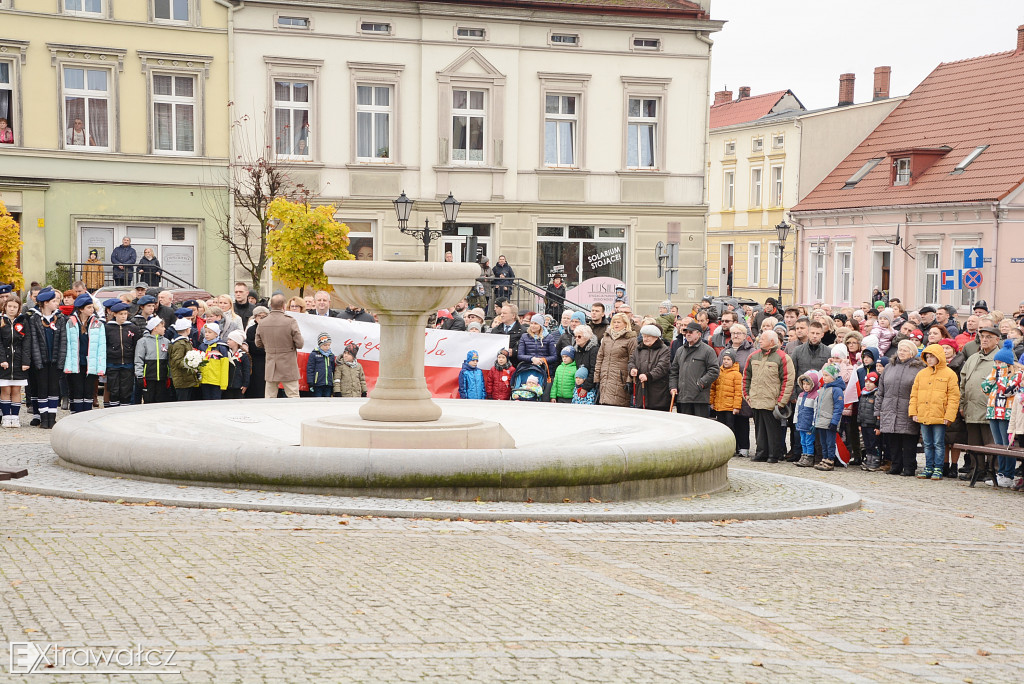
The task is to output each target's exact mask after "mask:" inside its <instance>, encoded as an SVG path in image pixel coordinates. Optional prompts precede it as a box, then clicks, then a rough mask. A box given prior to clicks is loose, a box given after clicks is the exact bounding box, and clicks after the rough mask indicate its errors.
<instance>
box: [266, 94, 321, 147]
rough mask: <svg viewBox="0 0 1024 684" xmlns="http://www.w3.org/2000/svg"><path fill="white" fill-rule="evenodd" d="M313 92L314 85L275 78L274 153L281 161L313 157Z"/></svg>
mask: <svg viewBox="0 0 1024 684" xmlns="http://www.w3.org/2000/svg"><path fill="white" fill-rule="evenodd" d="M312 90H313V84H312V83H311V82H309V81H291V80H279V79H274V152H275V153H276V154H277V156H278V157H280V158H285V159H287V158H294V159H301V160H309V159H311V158H312V153H311V151H310V145H311V142H312V141H311V140H310V104H311V102H312V98H311V91H312Z"/></svg>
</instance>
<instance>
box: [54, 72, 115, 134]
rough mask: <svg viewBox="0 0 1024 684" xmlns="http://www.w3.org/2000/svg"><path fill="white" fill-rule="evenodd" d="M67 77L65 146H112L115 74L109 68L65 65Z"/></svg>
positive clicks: (65, 80) (64, 74) (65, 82)
mask: <svg viewBox="0 0 1024 684" xmlns="http://www.w3.org/2000/svg"><path fill="white" fill-rule="evenodd" d="M63 78H64V129H65V138H64V143H65V146H66V147H67V148H68V149H95V150H109V149H110V109H111V106H110V96H111V95H110V94H111V83H110V82H111V79H112V78H113V74H112V73H111V72H110V70H108V69H88V68H86V67H84V66H65V67H64V68H63Z"/></svg>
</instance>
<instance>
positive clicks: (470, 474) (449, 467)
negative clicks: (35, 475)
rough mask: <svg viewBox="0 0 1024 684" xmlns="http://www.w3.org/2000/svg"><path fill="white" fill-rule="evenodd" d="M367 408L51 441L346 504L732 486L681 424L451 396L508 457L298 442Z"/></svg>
mask: <svg viewBox="0 0 1024 684" xmlns="http://www.w3.org/2000/svg"><path fill="white" fill-rule="evenodd" d="M364 403H365V400H363V399H300V400H295V399H263V400H244V399H243V400H232V401H218V402H215V403H210V402H183V403H169V404H150V405H142V406H130V407H121V408H116V409H105V410H102V411H89V412H85V413H79V414H76V415H72V416H68V417H67V418H64V419H62V420H61V421H60V422H59V423H58V424H57V426H56V427H55V428H54V429H53V434H52V436H51V444H52V446H53V449H54V451H55V452H56V453H57V455H58V456H59V457H60V459H61V462H62V464H64V465H67V466H68V467H72V468H77V469H81V470H86V471H89V472H93V473H97V474H103V475H116V476H119V477H132V478H138V479H149V480H157V481H169V482H180V483H188V484H206V485H210V486H216V487H221V488H223V487H231V488H252V489H279V490H285V491H301V492H307V493H324V494H336V495H346V496H385V497H393V498H427V497H432V498H434V499H451V500H472V499H476V498H479V499H481V500H491V501H530V500H533V501H537V502H544V501H548V502H551V501H554V502H561V501H563V500H565V499H570V500H573V501H587V500H589V499H591V498H595V499H600V500H602V501H613V500H618V501H624V500H633V499H651V498H658V497H666V496H679V495H684V496H691V495H698V494H706V493H711V492H715V491H719V490H722V489H725V488H726V487H728V480H727V472H726V469H727V463H728V461H729V459H730V458H731V457H732V454H733V452H734V450H735V440H734V438H733V435H732V432H731V431H730V430H729V429H728V428H726V427H724V426H722V425H720V424H719V423H717V422H715V421H710V420H705V419H701V418H695V417H691V416H680V415H678V414H670V413H662V412H657V411H641V410H633V409H622V408H614V407H607V406H575V405H571V404H539V403H529V402H492V401H460V400H451V399H448V400H444V399H442V400H437V404H439V405H440V406H441V407H443V409H444V413H445V417H446V418H447V417H451V418H452V419H455V420H458V419H467V420H484V419H498V420H500V423H501V426H502V427H503V428H504V429H505V430H506V431H507V432H508V434H509V436H510V437H511V439H512V440H514V443H515V447H513V448H487V449H476V448H474V449H466V448H461V449H459V448H414V449H406V448H373V449H371V448H369V447H354V446H349V445H346V446H303V445H300V439H301V437H300V433H301V425H302V423H303V421H310V420H318V419H331V420H351V421H355V420H358V416H359V414H358V411H359V408H360V407H361V406H362V405H363V404H364ZM421 427H427V425H424V426H421ZM140 434H145V435H146V436H147V437H146V438H144V439H141V440H140ZM410 434H413V435H415V434H416V431H415V430H412V431H411V432H410Z"/></svg>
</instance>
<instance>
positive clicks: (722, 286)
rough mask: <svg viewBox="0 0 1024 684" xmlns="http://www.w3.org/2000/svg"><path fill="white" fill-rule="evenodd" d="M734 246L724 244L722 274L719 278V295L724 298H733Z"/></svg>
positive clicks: (729, 243) (727, 243)
mask: <svg viewBox="0 0 1024 684" xmlns="http://www.w3.org/2000/svg"><path fill="white" fill-rule="evenodd" d="M733 258H734V254H733V244H732V243H731V242H723V243H722V261H721V264H722V272H721V274H720V275H719V278H718V294H719V295H720V296H722V297H732V276H733Z"/></svg>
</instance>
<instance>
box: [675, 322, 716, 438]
mask: <svg viewBox="0 0 1024 684" xmlns="http://www.w3.org/2000/svg"><path fill="white" fill-rule="evenodd" d="M703 333H704V331H703V329H702V328H701V327H700V325H699V324H698V323H697V322H696V321H691V322H689V323H687V324H686V327H685V328H683V337H684V342H683V345H682V346H681V347H679V348H678V349H677V350H676V353H675V355H674V356H673V357H672V364H671V366H669V371H668V386H669V394H670V395H671V397H672V401H673V402H674V403H675V405H676V407H677V409H678V411H679V413H683V414H686V415H689V416H700V417H701V418H709V417H710V416H711V384H712V383H713V382H714V381H715V379H716V378H718V357H717V356H716V355H715V350H714V349H712V348H711V347H710V346H708V344H707V343H705V342H704V341H703V339H702V338H703Z"/></svg>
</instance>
